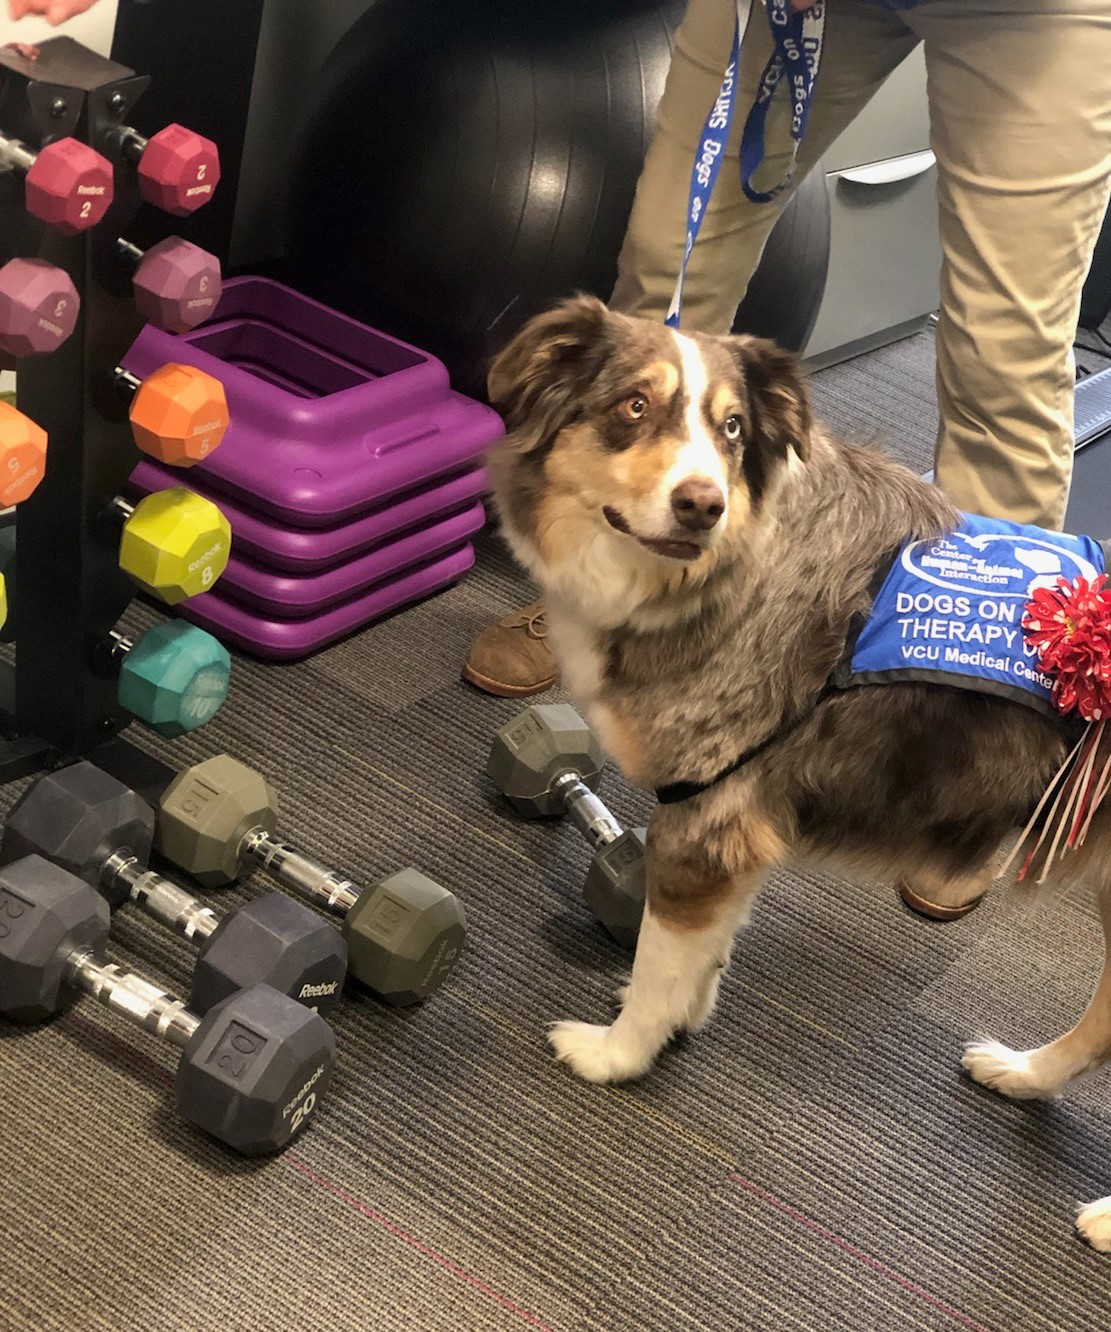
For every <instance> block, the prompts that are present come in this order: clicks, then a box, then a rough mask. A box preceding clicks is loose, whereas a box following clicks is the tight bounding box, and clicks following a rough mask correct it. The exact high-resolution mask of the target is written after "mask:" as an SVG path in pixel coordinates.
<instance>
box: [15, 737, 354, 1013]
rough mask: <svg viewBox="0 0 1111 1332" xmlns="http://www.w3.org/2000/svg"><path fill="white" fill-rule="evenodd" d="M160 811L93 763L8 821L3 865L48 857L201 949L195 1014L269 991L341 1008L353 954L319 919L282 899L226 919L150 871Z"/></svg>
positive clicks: (25, 801)
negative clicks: (243, 994) (256, 990)
mask: <svg viewBox="0 0 1111 1332" xmlns="http://www.w3.org/2000/svg"><path fill="white" fill-rule="evenodd" d="M153 836H154V812H153V810H152V809H151V807H150V806H149V805H148V804H147V803H146V801H145V800H142V799H141V798H140V797H139V796H138V795H136V794H135V792H134V791H131V790H129V789H128V788H127V787H126V786H124V785H123V783H122V782H118V781H117V780H116V779H115V778H114V777H112V776H110V775H109V774H108V773H106V772H102V771H101V770H100V769H99V768H97V767H94V765H93V764H91V763H87V762H83V763H75V764H74V765H73V766H72V767H69V768H62V769H60V770H59V771H58V772H53V773H50V774H48V775H47V776H45V777H41V778H39V780H38V781H36V782H35V783H34V784H33V785H31V786H30V787H28V789H27V790H26V791H25V792H24V793H23V795H22V796H21V797H20V798H19V800H18V801H17V802H16V804H15V806H14V807H13V809H12V812H11V813H10V814H9V816H8V821H7V824H6V825H5V827H4V834H3V838H2V840H0V861H2V862H3V863H4V864H11V863H12V862H14V861H16V860H20V859H22V858H23V857H24V856H28V855H38V856H42V857H43V858H45V859H47V860H51V861H53V862H54V864H56V865H60V866H61V867H62V868H63V869H65V870H68V871H69V873H71V874H74V875H76V876H77V877H78V878H79V879H82V880H83V881H84V882H85V883H87V884H89V885H90V886H91V887H93V888H96V889H98V890H99V891H100V892H101V893H103V894H104V896H105V897H106V898H107V899H108V902H109V903H110V905H111V906H113V907H117V906H119V905H121V904H122V903H124V902H126V901H128V900H130V901H132V902H134V903H135V904H136V905H137V906H139V907H140V908H142V910H144V911H145V912H146V913H147V914H148V915H150V916H153V917H154V918H155V919H156V920H159V921H161V922H162V923H163V924H164V925H168V926H169V927H170V928H171V929H172V930H174V931H175V932H176V933H178V934H181V935H183V936H184V937H185V938H186V939H188V940H189V941H190V942H191V943H193V944H195V945H196V946H197V948H198V957H197V964H196V969H195V970H194V973H193V988H192V991H191V992H190V996H189V1006H190V1008H192V1009H193V1010H194V1011H196V1012H198V1013H201V1014H204V1013H207V1012H208V1011H209V1009H211V1008H213V1007H214V1006H215V1005H216V1004H218V1003H219V1002H220V1001H221V1000H223V999H226V998H227V997H228V995H230V994H234V993H235V991H236V990H241V989H247V988H249V987H250V986H252V985H259V984H265V985H269V986H272V987H273V988H274V989H276V990H280V991H282V992H283V993H284V994H287V995H289V996H290V998H292V999H296V1000H298V1001H299V1002H301V1003H303V1004H307V1005H309V1006H310V1007H312V1008H317V1009H319V1010H320V1011H322V1012H328V1011H330V1010H331V1009H332V1008H333V1007H334V1006H335V1004H336V1003H337V1002H338V1001H339V997H340V992H341V990H342V988H343V980H344V975H345V974H346V970H347V947H346V945H345V943H344V941H343V939H342V938H341V937H340V935H339V932H338V931H337V930H335V929H333V928H332V926H330V925H329V924H328V922H327V921H326V920H322V919H321V918H320V917H319V916H318V915H316V913H315V912H312V911H309V910H308V909H307V908H306V907H303V906H300V905H299V904H298V903H296V902H291V901H290V899H289V898H288V897H284V896H283V895H282V894H281V893H270V894H268V895H267V896H266V897H260V898H257V899H256V900H255V901H253V902H249V903H248V904H247V905H246V906H244V907H240V908H239V909H238V910H237V911H229V912H228V913H227V914H226V915H224V916H222V917H221V916H220V915H218V914H217V913H216V912H214V911H212V910H211V909H210V908H209V907H207V906H206V905H205V904H204V903H203V902H200V901H198V900H197V899H196V898H195V897H193V896H191V895H190V894H189V893H187V892H186V891H185V890H184V889H182V888H179V887H178V886H177V884H175V883H171V882H170V881H169V880H168V879H165V878H163V877H162V876H161V875H159V874H154V873H151V872H150V871H148V870H146V869H145V863H146V860H147V857H148V855H149V854H150V848H151V841H152V838H153Z"/></svg>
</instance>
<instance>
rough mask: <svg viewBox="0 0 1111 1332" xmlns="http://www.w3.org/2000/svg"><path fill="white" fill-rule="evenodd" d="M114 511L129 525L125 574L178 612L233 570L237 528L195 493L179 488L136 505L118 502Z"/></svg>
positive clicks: (123, 544) (123, 542) (124, 539)
mask: <svg viewBox="0 0 1111 1332" xmlns="http://www.w3.org/2000/svg"><path fill="white" fill-rule="evenodd" d="M112 510H113V512H114V514H115V515H116V517H117V518H118V519H119V520H121V521H122V524H123V529H122V532H121V533H120V568H121V569H123V571H124V572H125V573H127V574H130V575H131V577H132V578H134V580H135V581H136V582H137V583H138V584H139V586H140V587H141V588H143V590H144V591H146V592H149V593H151V595H152V596H155V597H158V598H159V600H160V601H165V602H167V603H168V604H169V605H171V606H175V605H177V603H178V602H179V601H184V600H185V599H186V597H196V596H199V595H200V594H201V593H202V592H207V591H208V589H209V588H210V587H211V586H212V585H213V583H215V582H216V580H217V579H218V578H219V577H220V575H221V574H222V573H223V572H224V570H225V568H226V567H227V563H228V556H229V554H230V553H231V525H230V524H229V522H228V520H227V519H226V518H225V517H224V515H223V514H222V513H221V512H220V510H219V509H218V508H217V507H216V505H215V504H213V503H212V501H211V500H207V499H204V498H203V497H202V496H200V495H196V494H194V493H193V491H191V490H186V489H184V487H182V486H174V487H172V488H171V489H169V490H159V491H156V492H155V493H154V494H153V495H147V496H145V498H143V499H141V500H140V501H139V503H138V504H134V505H132V504H129V503H128V502H127V501H126V500H123V499H116V500H114V501H113V503H112Z"/></svg>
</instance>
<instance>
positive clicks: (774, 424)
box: [729, 337, 813, 462]
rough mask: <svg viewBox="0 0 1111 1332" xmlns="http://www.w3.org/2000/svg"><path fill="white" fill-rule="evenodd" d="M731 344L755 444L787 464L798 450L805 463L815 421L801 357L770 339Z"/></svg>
mask: <svg viewBox="0 0 1111 1332" xmlns="http://www.w3.org/2000/svg"><path fill="white" fill-rule="evenodd" d="M729 341H730V343H731V344H732V347H733V355H734V357H735V359H736V361H737V364H738V365H739V366H740V367H741V370H742V371H743V373H744V377H745V385H746V387H747V389H748V397H749V403H750V413H751V421H750V425H749V428H750V430H751V432H752V443H753V444H755V445H756V446H757V447H758V448H762V449H764V450H766V451H768V452H770V453H771V454H773V455H775V456H778V457H780V458H782V459H784V460H786V457H787V451H788V449H794V451H795V452H796V453H797V454H798V456H799V457H800V458H801V459H802V461H803V462H805V461H806V460H807V458H809V457H810V431H811V429H812V427H813V418H812V416H811V413H810V396H809V394H808V393H807V391H806V385H805V384H804V383H803V379H802V374H801V372H800V370H799V362H798V357H797V356H795V355H794V353H793V352H787V351H784V350H783V349H782V348H781V347H777V346H776V345H775V343H774V342H769V341H768V340H767V339H766V338H752V337H735V338H730V339H729Z"/></svg>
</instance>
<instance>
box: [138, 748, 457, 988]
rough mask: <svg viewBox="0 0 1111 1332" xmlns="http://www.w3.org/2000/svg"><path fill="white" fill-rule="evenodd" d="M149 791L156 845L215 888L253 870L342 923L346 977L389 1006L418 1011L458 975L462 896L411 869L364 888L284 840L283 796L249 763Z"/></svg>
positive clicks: (229, 762)
mask: <svg viewBox="0 0 1111 1332" xmlns="http://www.w3.org/2000/svg"><path fill="white" fill-rule="evenodd" d="M143 794H144V795H145V796H146V797H147V798H148V799H149V800H151V801H152V802H153V803H154V804H155V805H156V809H157V819H158V823H157V830H156V833H155V841H154V847H155V850H156V851H157V852H158V853H159V855H161V856H163V857H164V858H165V859H166V860H168V861H169V862H170V864H172V865H174V866H176V867H177V868H178V869H181V870H184V871H185V872H186V873H187V874H190V875H192V876H193V878H195V879H196V880H197V881H198V882H199V883H201V884H204V885H205V886H206V887H208V888H218V887H221V886H224V885H227V884H230V883H234V882H235V880H236V879H237V878H238V877H239V876H240V875H241V874H243V873H244V871H247V870H250V869H251V868H258V869H261V870H263V871H264V872H265V873H266V874H269V875H270V876H271V877H272V878H274V879H276V880H277V881H278V883H280V884H281V885H282V886H283V887H285V888H288V889H289V890H290V891H291V892H293V893H295V894H296V895H297V896H298V897H301V898H303V899H304V900H305V901H308V902H311V903H312V904H313V905H314V906H318V907H321V908H323V909H324V910H325V911H328V912H330V913H332V914H333V915H335V916H339V917H341V918H342V920H343V925H342V927H341V928H342V932H343V937H344V938H345V939H346V940H347V950H348V975H349V976H351V977H354V979H355V980H357V981H358V982H359V983H360V984H361V985H364V986H366V987H367V989H369V990H371V991H372V992H373V993H374V994H376V995H377V996H378V998H380V999H382V1000H384V1001H385V1002H386V1003H388V1004H393V1005H395V1006H398V1007H400V1006H403V1005H408V1004H414V1003H417V1002H419V1001H420V1000H422V999H425V998H427V997H428V995H430V994H432V992H433V991H434V990H437V989H439V987H440V986H441V985H442V984H443V982H444V981H445V980H446V979H447V978H448V976H450V975H451V973H452V971H453V970H454V968H455V964H456V962H457V961H458V959H459V956H460V954H461V952H462V950H463V945H464V943H465V941H466V936H467V918H466V915H465V914H464V911H463V906H462V904H461V903H460V901H459V900H458V898H457V897H455V895H454V894H453V893H451V892H449V891H448V890H447V889H446V888H444V887H442V886H441V885H440V884H438V883H436V882H435V881H434V880H432V879H429V878H427V877H426V876H425V875H423V874H421V873H420V872H419V870H415V869H412V868H408V869H402V870H399V871H397V873H395V874H391V875H389V877H387V878H385V879H382V880H380V881H379V882H377V883H373V884H371V885H369V886H368V887H366V888H360V887H359V886H357V885H356V884H354V883H352V882H351V881H350V880H349V879H347V878H346V877H345V876H344V875H342V874H339V873H337V872H336V871H335V870H332V869H329V868H328V867H327V866H325V865H321V864H320V863H319V862H317V861H316V860H313V859H311V858H310V857H309V856H306V855H304V854H303V853H302V852H300V851H298V850H296V849H295V848H294V847H293V846H291V845H290V844H289V843H288V842H284V841H279V840H278V838H277V831H278V797H277V794H276V793H275V791H274V788H273V787H272V786H271V785H270V783H269V782H267V781H266V779H265V778H264V777H263V776H262V775H261V773H258V772H256V771H255V770H254V769H253V768H249V767H248V766H247V765H246V764H244V763H240V762H238V761H237V760H236V759H233V758H230V757H229V756H228V755H227V754H218V755H217V756H216V757H215V758H210V759H207V760H205V762H203V763H197V764H194V765H193V766H192V767H190V768H186V769H185V770H184V771H182V772H179V773H177V774H173V773H170V774H169V775H168V777H167V780H166V781H165V783H163V784H161V786H160V788H158V789H156V788H154V787H150V786H148V785H146V784H144V786H143Z"/></svg>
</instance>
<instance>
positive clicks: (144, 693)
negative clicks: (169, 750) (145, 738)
mask: <svg viewBox="0 0 1111 1332" xmlns="http://www.w3.org/2000/svg"><path fill="white" fill-rule="evenodd" d="M107 656H108V658H109V660H111V661H112V662H114V663H115V662H118V664H119V672H120V679H119V690H118V697H119V701H120V706H121V707H122V708H126V709H127V711H128V712H130V713H133V714H134V715H135V716H136V717H138V718H139V720H140V721H143V722H146V724H147V725H148V726H149V727H150V728H151V730H153V731H157V732H158V733H159V735H165V736H170V737H173V736H177V735H184V734H185V732H186V731H195V730H196V729H197V727H198V726H203V725H204V724H205V722H208V721H211V720H212V718H213V717H214V716H215V715H216V713H217V712H218V711H219V708H220V705H221V704H222V703H223V701H224V699H225V698H227V695H228V684H229V682H230V680H231V657H230V656H229V655H228V650H227V648H226V647H224V645H223V644H222V643H220V642H219V641H218V640H217V639H215V638H213V637H212V635H211V634H207V633H205V631H204V630H203V629H198V628H197V627H196V625H192V624H185V623H184V622H183V621H182V620H172V621H170V622H169V623H168V624H156V625H155V626H154V628H153V629H148V630H147V632H146V633H145V634H144V635H143V636H142V638H140V639H139V641H138V642H137V643H133V642H131V640H130V639H128V638H125V637H124V636H123V635H122V634H117V633H113V634H112V635H111V637H110V640H109V643H108V648H107Z"/></svg>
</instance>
